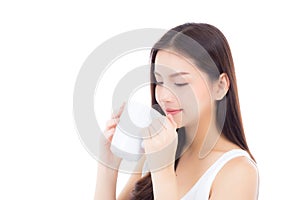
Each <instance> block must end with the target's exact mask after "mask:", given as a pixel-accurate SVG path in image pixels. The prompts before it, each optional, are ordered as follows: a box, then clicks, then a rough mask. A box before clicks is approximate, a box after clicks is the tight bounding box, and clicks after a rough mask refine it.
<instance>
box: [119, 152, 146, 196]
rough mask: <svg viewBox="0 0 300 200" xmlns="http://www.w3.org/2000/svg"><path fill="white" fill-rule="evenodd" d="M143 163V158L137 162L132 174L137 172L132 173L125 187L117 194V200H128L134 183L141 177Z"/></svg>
mask: <svg viewBox="0 0 300 200" xmlns="http://www.w3.org/2000/svg"><path fill="white" fill-rule="evenodd" d="M144 162H145V156H142V158H141V159H140V160H139V162H138V163H137V166H136V167H135V170H134V172H137V173H134V174H133V175H131V177H130V178H129V180H128V182H127V183H126V185H125V187H124V188H123V190H122V191H121V193H120V194H119V196H118V198H117V200H129V198H130V193H131V191H132V190H133V189H134V186H135V183H136V182H137V181H138V180H139V179H140V178H141V177H142V170H143V165H144ZM139 172H140V173H139Z"/></svg>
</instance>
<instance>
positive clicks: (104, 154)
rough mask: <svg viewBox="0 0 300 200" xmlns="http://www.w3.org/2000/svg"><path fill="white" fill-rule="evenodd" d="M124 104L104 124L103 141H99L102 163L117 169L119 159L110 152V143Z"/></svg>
mask: <svg viewBox="0 0 300 200" xmlns="http://www.w3.org/2000/svg"><path fill="white" fill-rule="evenodd" d="M125 104H126V103H125V102H124V103H123V104H122V106H121V107H120V108H119V111H118V112H116V113H113V114H112V115H111V119H110V120H108V121H107V122H106V127H105V130H104V132H103V135H104V136H105V138H104V140H103V141H101V144H100V148H101V149H100V151H101V152H100V157H101V158H100V159H101V161H102V162H104V163H105V164H106V165H108V166H110V167H113V168H117V167H119V165H120V163H121V160H122V159H121V158H119V157H117V156H115V155H114V154H113V153H112V152H111V150H110V146H111V142H112V139H113V137H114V134H115V131H116V126H117V125H118V123H119V121H120V117H121V114H122V112H123V110H124V107H125Z"/></svg>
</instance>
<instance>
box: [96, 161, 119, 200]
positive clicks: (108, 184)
mask: <svg viewBox="0 0 300 200" xmlns="http://www.w3.org/2000/svg"><path fill="white" fill-rule="evenodd" d="M117 178H118V171H117V170H115V169H111V168H109V167H106V166H104V165H102V164H101V163H99V164H98V172H97V182H96V191H95V197H94V199H95V200H102V199H105V200H115V199H116V183H117Z"/></svg>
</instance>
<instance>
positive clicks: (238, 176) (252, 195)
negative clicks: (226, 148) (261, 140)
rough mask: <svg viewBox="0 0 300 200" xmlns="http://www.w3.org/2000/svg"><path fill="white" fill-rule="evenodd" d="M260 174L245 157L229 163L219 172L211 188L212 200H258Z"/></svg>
mask: <svg viewBox="0 0 300 200" xmlns="http://www.w3.org/2000/svg"><path fill="white" fill-rule="evenodd" d="M258 184H259V174H258V169H257V167H256V165H255V164H254V163H253V161H251V160H250V159H249V158H247V157H245V156H241V157H237V158H234V159H232V160H230V161H228V162H227V163H226V164H225V165H224V167H223V168H222V169H221V170H220V171H219V173H218V174H217V176H216V177H215V180H214V182H213V185H212V188H211V199H214V200H218V199H223V200H226V199H230V200H235V199H244V200H248V199H249V200H250V199H251V200H253V199H257V195H258Z"/></svg>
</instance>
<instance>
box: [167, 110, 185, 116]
mask: <svg viewBox="0 0 300 200" xmlns="http://www.w3.org/2000/svg"><path fill="white" fill-rule="evenodd" d="M181 111H182V109H178V110H172V109H167V110H166V113H167V114H171V115H176V114H178V113H179V112H181Z"/></svg>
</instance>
